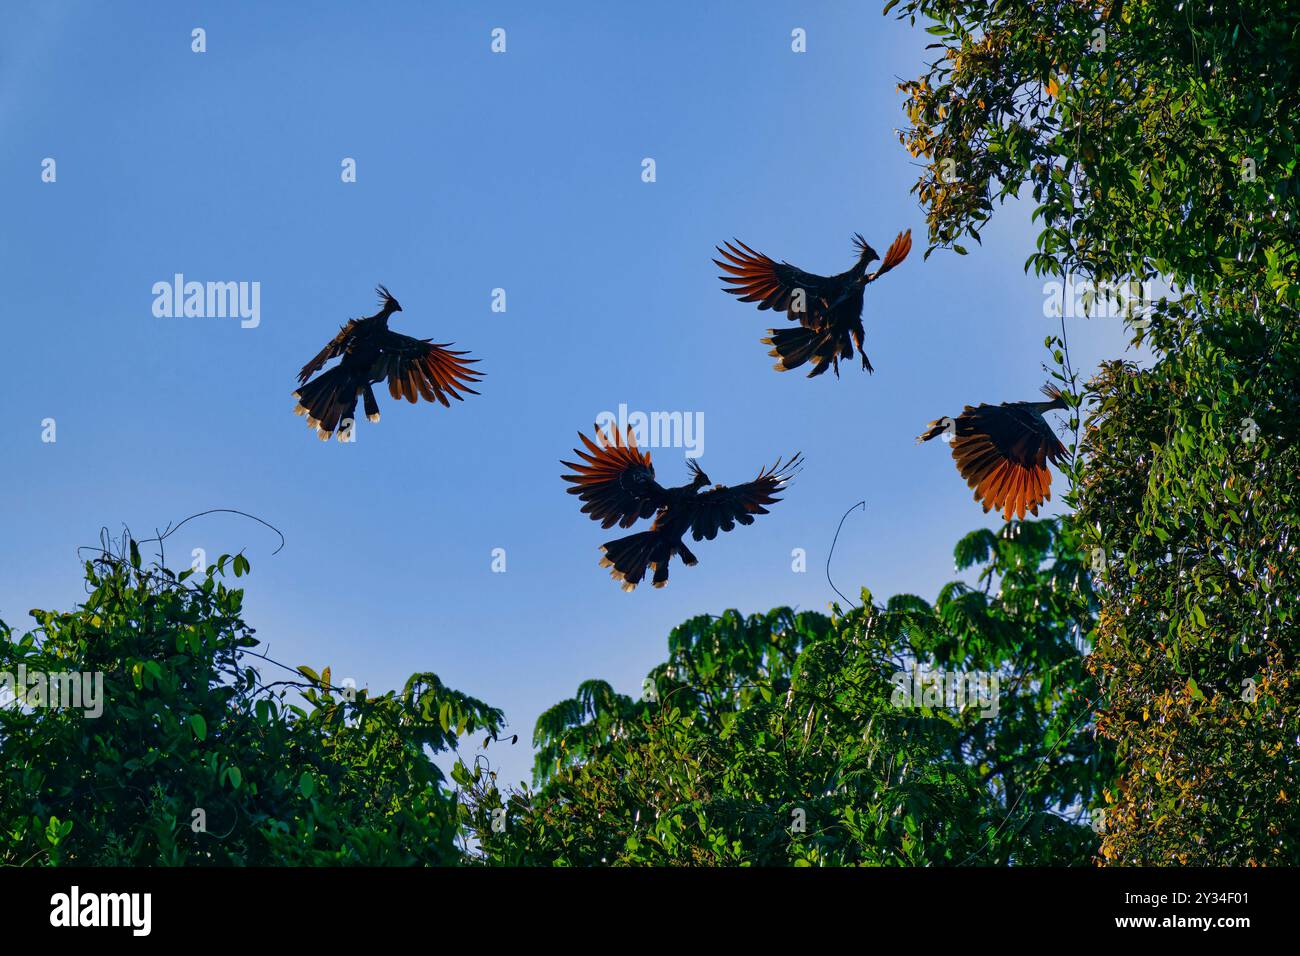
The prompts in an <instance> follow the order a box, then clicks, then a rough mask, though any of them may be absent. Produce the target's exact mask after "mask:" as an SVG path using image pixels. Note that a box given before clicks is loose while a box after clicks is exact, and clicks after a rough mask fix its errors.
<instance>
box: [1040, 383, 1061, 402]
mask: <svg viewBox="0 0 1300 956" xmlns="http://www.w3.org/2000/svg"><path fill="white" fill-rule="evenodd" d="M1039 391H1041V392H1042V393H1043V394H1044V395H1046V396H1047V397H1048V398H1050V399H1051V400H1052V401H1054V402H1064V401H1065V396H1064V395H1062V394H1061V390H1060V389H1059V388H1057V387H1056V386H1055V385H1053V384H1052V383H1051V382H1048V383H1047V384H1046V385H1044V386H1043V387H1042V388H1041V389H1039Z"/></svg>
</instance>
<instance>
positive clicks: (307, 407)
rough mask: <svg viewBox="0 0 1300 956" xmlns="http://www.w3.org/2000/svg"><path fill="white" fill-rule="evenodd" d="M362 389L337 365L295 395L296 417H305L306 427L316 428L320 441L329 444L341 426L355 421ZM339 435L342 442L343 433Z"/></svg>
mask: <svg viewBox="0 0 1300 956" xmlns="http://www.w3.org/2000/svg"><path fill="white" fill-rule="evenodd" d="M360 388H361V385H360V384H359V383H358V382H357V381H356V379H354V378H353V377H352V374H351V372H350V371H349V370H347V369H345V368H343V366H341V365H340V366H336V367H334V368H332V369H330V370H329V371H328V372H325V373H324V374H322V375H318V376H317V377H316V378H314V379H312V380H311V381H310V382H308V383H307V384H306V385H304V386H302V387H301V388H299V389H298V391H296V392H294V393H293V395H294V398H296V399H298V407H297V408H295V409H294V410H293V411H294V414H296V415H305V416H306V417H307V425H308V426H309V427H311V428H314V429H316V434H317V435H318V436H319V437H320V439H321V441H326V440H328V439H329V437H330V435H331V434H333V433H334V431H335V430H336V429H337V428H338V427H339V425H340V424H342V423H343V422H345V421H348V420H350V419H353V418H354V416H355V414H356V410H357V392H358V391H359V390H360ZM371 400H373V397H372V399H371ZM339 435H340V440H341V439H342V436H343V432H340V433H339Z"/></svg>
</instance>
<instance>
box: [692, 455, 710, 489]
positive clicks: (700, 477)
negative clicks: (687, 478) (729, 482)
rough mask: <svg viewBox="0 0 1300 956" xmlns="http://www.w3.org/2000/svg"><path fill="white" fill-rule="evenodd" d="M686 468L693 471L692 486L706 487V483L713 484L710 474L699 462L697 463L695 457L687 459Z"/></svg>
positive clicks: (697, 487)
mask: <svg viewBox="0 0 1300 956" xmlns="http://www.w3.org/2000/svg"><path fill="white" fill-rule="evenodd" d="M686 470H687V471H689V472H690V473H691V479H692V480H691V487H692V488H696V489H699V488H703V487H705V486H706V485H711V484H713V482H712V481H710V480H709V476H708V475H706V474H705V473H704V469H703V468H701V467H700V466H699V465H698V464H696V461H695V459H694V458H687V459H686Z"/></svg>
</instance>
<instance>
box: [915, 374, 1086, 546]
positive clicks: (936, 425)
mask: <svg viewBox="0 0 1300 956" xmlns="http://www.w3.org/2000/svg"><path fill="white" fill-rule="evenodd" d="M1043 394H1044V395H1046V396H1047V397H1048V398H1049V399H1050V401H1046V402H1003V403H1002V404H1001V405H980V406H979V407H978V408H972V407H971V406H969V405H967V406H966V408H965V410H964V411H963V412H962V413H961V414H960V415H958V416H957V417H956V418H955V419H953V418H940V419H938V420H936V421H933V422H931V423H930V427H929V428H928V429H927V430H926V431H925V432H924V433H922V434H921V435H919V436H918V437H917V439H916V441H917V443H918V444H920V443H921V442H923V441H929V440H930V439H931V438H934V437H935V436H937V435H942V434H945V433H947V434H949V435H952V436H953V437H952V457H953V458H954V459H956V461H957V470H958V471H959V472H960V473H961V476H962V477H963V478H965V479H966V484H967V485H969V486H970V487H972V488H974V489H975V500H976V501H980V502H982V503H983V505H984V510H985V511H986V512H987V511H988V510H989V509H990V508H1001V509H1002V518H1003V520H1004V521H1010V520H1011V515H1012V514H1015V515H1016V517H1018V518H1024V516H1025V511H1028V512H1029V513H1030V514H1034V515H1036V514H1038V506H1039V505H1040V504H1042V503H1043V501H1044V500H1049V499H1050V498H1051V497H1052V473H1051V471H1050V470H1049V469H1048V467H1047V463H1048V462H1049V461H1050V462H1053V463H1056V462H1059V461H1061V460H1063V459H1064V458H1065V446H1064V445H1062V444H1061V442H1060V440H1058V439H1057V437H1056V434H1055V433H1054V432H1053V431H1052V429H1051V426H1049V425H1048V424H1047V420H1046V419H1044V418H1043V413H1044V412H1050V411H1052V410H1053V409H1060V408H1066V407H1067V406H1066V403H1065V399H1064V397H1063V396H1062V395H1061V391H1060V389H1058V388H1056V387H1055V386H1053V385H1044V386H1043Z"/></svg>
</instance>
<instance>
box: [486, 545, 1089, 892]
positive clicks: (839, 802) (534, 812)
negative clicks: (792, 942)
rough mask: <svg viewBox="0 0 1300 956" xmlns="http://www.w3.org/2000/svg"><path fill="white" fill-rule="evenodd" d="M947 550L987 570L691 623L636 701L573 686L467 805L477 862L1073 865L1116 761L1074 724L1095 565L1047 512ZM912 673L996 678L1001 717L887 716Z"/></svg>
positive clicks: (1082, 698) (1083, 854)
mask: <svg viewBox="0 0 1300 956" xmlns="http://www.w3.org/2000/svg"><path fill="white" fill-rule="evenodd" d="M957 553H958V561H959V566H960V567H962V568H966V567H970V566H973V565H974V564H976V563H981V564H983V567H982V568H981V571H980V575H979V579H978V581H979V587H978V588H974V589H972V588H968V587H966V586H965V585H962V584H950V585H948V586H947V587H945V588H944V589H943V591H942V592H941V593H940V596H939V599H938V600H937V601H936V602H935V603H934V604H933V605H931V604H928V603H927V602H925V601H923V600H922V599H920V598H918V597H915V596H911V595H903V596H899V597H895V598H893V599H892V600H890V601H889V602H888V603H887V604H886V605H885V606H884V607H878V606H875V605H874V604H873V603H872V602H871V596H870V594H869V593H868V592H866V591H864V592H863V599H864V609H854V610H851V611H849V612H848V613H844V614H841V613H838V609H837V613H836V614H835V615H834V616H832V617H826V616H824V615H821V614H815V613H806V612H805V613H796V612H794V611H791V610H790V609H788V608H780V609H777V610H774V611H771V612H770V613H768V614H762V615H752V616H750V617H743V616H741V615H740V614H738V613H737V612H735V611H728V612H726V613H725V614H723V615H721V616H720V617H716V618H715V617H708V616H702V617H697V618H693V619H692V620H690V621H687V622H686V623H685V624H683V625H681V626H680V627H678V628H676V629H674V630H673V632H672V634H671V635H670V636H669V642H668V652H669V656H668V660H667V661H666V662H665V663H664V664H662V665H660V666H658V667H656V668H655V669H654V670H653V671H652V672H651V673H650V675H649V677H648V678H647V682H646V687H645V693H644V694H643V695H642V697H641V699H639V700H633V699H632V698H630V697H625V696H622V695H618V694H615V693H614V692H613V691H612V689H611V688H610V687H609V685H607V684H605V683H603V682H599V681H589V682H587V683H585V684H583V685H582V686H581V687H580V688H579V692H578V694H577V696H575V697H574V698H573V699H571V700H567V701H563V702H561V703H560V704H557V705H556V706H555V707H554V708H552V709H551V710H549V711H548V712H547V713H545V714H544V715H543V716H542V717H541V719H540V720H539V721H538V724H537V730H536V734H535V743H536V745H537V746H538V748H539V749H538V762H537V768H536V774H535V776H536V783H537V785H538V789H536V790H524V791H514V792H511V793H508V794H505V793H502V792H501V791H499V790H498V789H497V787H496V785H495V781H494V780H489V779H485V780H484V782H483V784H482V786H480V787H478V788H477V789H476V790H475V791H474V792H472V793H471V794H470V795H469V803H470V810H469V815H470V819H471V822H472V825H473V826H474V828H475V830H476V834H477V838H478V842H479V845H480V849H481V852H482V855H483V858H484V860H485V861H486V862H488V863H492V864H506V865H539V864H540V865H561V866H586V865H597V864H602V863H605V864H626V865H638V864H647V865H795V866H807V865H815V866H830V865H845V864H879V865H927V864H962V863H984V864H1002V863H1006V862H1009V861H1014V862H1017V863H1033V862H1046V861H1053V862H1058V863H1063V862H1074V863H1079V862H1083V861H1084V860H1086V859H1087V858H1088V857H1089V856H1090V855H1091V853H1092V846H1093V843H1094V838H1093V835H1092V833H1091V832H1090V831H1089V830H1088V829H1087V827H1086V826H1084V825H1083V824H1081V823H1079V822H1078V821H1079V820H1080V818H1081V817H1082V814H1083V807H1084V805H1085V804H1086V803H1087V802H1089V801H1090V800H1092V799H1093V798H1094V797H1095V794H1096V792H1097V790H1098V788H1099V787H1100V785H1101V784H1102V783H1103V782H1104V781H1105V780H1106V779H1108V777H1107V775H1108V773H1109V772H1110V768H1109V764H1108V762H1107V759H1106V757H1105V755H1104V754H1103V753H1101V752H1100V751H1099V750H1098V749H1097V747H1096V745H1095V743H1094V741H1093V739H1092V736H1091V735H1090V734H1089V733H1088V732H1087V726H1086V720H1087V715H1088V712H1089V710H1088V698H1089V695H1090V693H1091V684H1090V680H1089V678H1088V677H1087V675H1086V674H1085V673H1084V670H1083V667H1082V659H1083V658H1082V651H1083V650H1084V648H1085V646H1086V643H1085V636H1086V634H1087V632H1088V629H1089V627H1090V622H1091V605H1090V593H1091V592H1090V590H1089V588H1088V580H1087V577H1086V575H1084V574H1083V573H1082V572H1081V569H1080V565H1079V562H1078V559H1077V557H1076V556H1075V555H1074V553H1073V552H1072V550H1071V548H1070V546H1069V544H1068V542H1065V541H1063V540H1062V539H1061V538H1060V537H1059V535H1058V533H1057V529H1056V527H1055V525H1054V524H1053V523H1052V522H1048V521H1042V522H1023V523H1016V524H1012V525H1009V526H1007V528H1005V529H1004V531H1003V533H1002V534H1001V535H994V534H992V533H990V532H976V533H975V534H973V535H970V536H968V537H967V538H966V539H964V540H963V542H962V543H961V545H959V547H958V549H957ZM914 664H915V665H918V666H920V667H922V668H924V669H948V670H953V671H976V670H986V671H997V672H998V673H999V675H1000V676H1001V678H1002V692H1001V694H1000V695H999V697H998V702H999V704H1000V708H999V710H998V712H997V714H996V716H993V717H991V718H987V717H986V718H981V716H980V713H979V711H978V710H977V709H976V707H974V706H967V707H966V708H965V709H963V710H960V711H959V710H956V709H946V708H944V707H943V706H941V705H938V706H920V707H915V708H913V707H907V706H897V705H896V702H895V699H894V698H895V690H896V688H895V684H894V683H892V682H891V679H892V678H893V677H894V675H895V674H896V673H899V672H906V671H907V670H908V668H910V667H911V666H912V665H914ZM1008 808H1010V813H1008ZM493 811H497V812H496V815H495V820H496V821H497V826H496V828H494V827H493V826H492V823H493V820H494V813H493ZM801 823H802V826H801Z"/></svg>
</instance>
